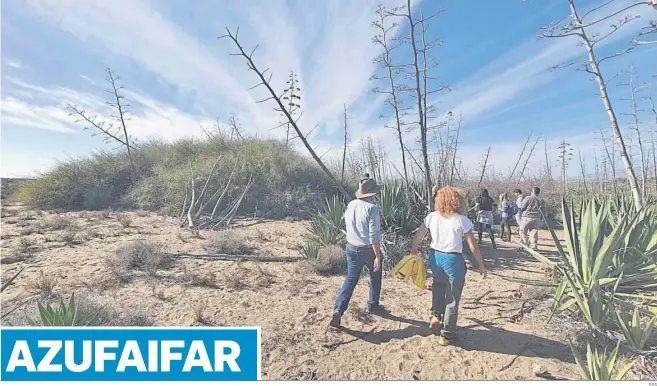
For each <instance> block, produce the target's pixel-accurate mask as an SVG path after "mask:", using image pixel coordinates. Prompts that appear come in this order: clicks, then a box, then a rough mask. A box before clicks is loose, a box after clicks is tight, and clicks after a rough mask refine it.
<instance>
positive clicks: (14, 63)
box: [5, 59, 25, 69]
mask: <svg viewBox="0 0 657 386" xmlns="http://www.w3.org/2000/svg"><path fill="white" fill-rule="evenodd" d="M5 64H6V65H7V66H9V67H13V68H18V69H21V68H25V66H24V65H23V63H21V62H20V61H18V60H15V59H5Z"/></svg>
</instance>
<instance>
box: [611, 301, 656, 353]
mask: <svg viewBox="0 0 657 386" xmlns="http://www.w3.org/2000/svg"><path fill="white" fill-rule="evenodd" d="M616 318H617V319H618V326H619V327H620V330H621V332H622V333H623V336H624V337H625V340H627V343H628V344H629V345H630V347H632V348H633V349H634V350H637V351H641V350H643V349H644V347H645V346H646V344H647V343H648V341H649V340H650V339H652V338H654V337H655V336H654V332H655V323H657V315H653V317H652V318H650V319H649V320H648V322H646V324H645V325H644V324H642V323H641V309H640V308H639V307H635V308H634V312H633V313H632V316H631V317H628V314H627V313H622V312H620V311H616Z"/></svg>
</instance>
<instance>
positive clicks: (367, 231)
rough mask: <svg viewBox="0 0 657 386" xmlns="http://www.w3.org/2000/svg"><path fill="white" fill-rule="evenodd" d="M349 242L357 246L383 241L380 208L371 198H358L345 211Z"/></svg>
mask: <svg viewBox="0 0 657 386" xmlns="http://www.w3.org/2000/svg"><path fill="white" fill-rule="evenodd" d="M344 222H345V227H346V229H347V242H348V243H349V244H351V245H353V246H356V247H363V246H366V245H372V244H379V243H381V218H380V215H379V208H377V206H376V205H374V203H373V202H372V201H371V200H368V199H356V200H353V201H351V202H350V203H349V205H347V209H346V210H345V212H344Z"/></svg>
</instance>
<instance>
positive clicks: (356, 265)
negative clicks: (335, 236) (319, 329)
mask: <svg viewBox="0 0 657 386" xmlns="http://www.w3.org/2000/svg"><path fill="white" fill-rule="evenodd" d="M346 249H347V278H346V279H345V281H344V283H343V284H342V287H341V288H340V293H339V294H338V299H337V300H336V301H335V311H337V312H339V313H340V315H342V314H344V312H345V311H346V310H347V307H349V301H350V300H351V295H352V294H353V293H354V289H355V288H356V284H358V279H360V275H361V273H362V272H363V267H367V269H368V270H369V271H370V299H369V301H368V303H367V307H368V308H371V307H376V306H378V305H379V297H380V296H381V277H382V272H383V269H382V268H380V269H379V270H378V271H376V272H374V250H373V249H372V248H362V247H354V246H353V245H350V244H347V248H346Z"/></svg>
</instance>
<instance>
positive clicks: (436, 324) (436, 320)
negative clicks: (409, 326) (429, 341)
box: [429, 316, 443, 331]
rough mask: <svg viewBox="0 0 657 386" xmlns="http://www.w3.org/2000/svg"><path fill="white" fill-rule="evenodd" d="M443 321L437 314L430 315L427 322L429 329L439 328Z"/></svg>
mask: <svg viewBox="0 0 657 386" xmlns="http://www.w3.org/2000/svg"><path fill="white" fill-rule="evenodd" d="M442 324H443V321H442V320H440V317H439V316H432V317H431V322H429V328H430V329H431V330H434V331H435V330H440V328H441V327H442Z"/></svg>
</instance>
